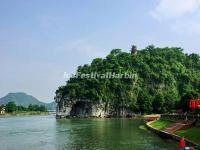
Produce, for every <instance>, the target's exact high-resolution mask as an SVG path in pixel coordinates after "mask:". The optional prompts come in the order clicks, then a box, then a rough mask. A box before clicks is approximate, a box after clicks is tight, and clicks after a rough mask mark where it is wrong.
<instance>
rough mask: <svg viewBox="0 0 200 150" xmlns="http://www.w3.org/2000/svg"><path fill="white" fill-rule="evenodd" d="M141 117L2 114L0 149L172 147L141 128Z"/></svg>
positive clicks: (0, 119) (0, 121) (169, 143)
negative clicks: (72, 117) (64, 117)
mask: <svg viewBox="0 0 200 150" xmlns="http://www.w3.org/2000/svg"><path fill="white" fill-rule="evenodd" d="M141 125H142V122H141V120H130V119H65V120H56V119H55V117H54V116H28V117H10V118H0V150H27V149H28V150H35V149H37V150H71V149H72V150H74V149H75V150H79V149H81V150H88V149H92V150H105V149H106V150H107V149H109V150H118V149H123V150H126V149H127V150H131V149H134V150H140V149H141V150H144V149H147V150H151V149H152V150H157V149H158V150H162V149H163V150H165V149H166V150H171V149H172V150H173V149H176V148H177V143H174V142H173V141H171V140H168V141H166V140H165V139H161V138H159V137H157V136H156V135H154V134H152V133H151V132H150V131H148V130H144V127H143V128H141Z"/></svg>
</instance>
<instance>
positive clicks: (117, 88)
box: [56, 46, 200, 113]
mask: <svg viewBox="0 0 200 150" xmlns="http://www.w3.org/2000/svg"><path fill="white" fill-rule="evenodd" d="M91 72H97V73H99V74H102V73H106V72H115V73H125V72H129V73H135V74H137V79H136V78H134V79H125V78H123V79H116V78H115V79H113V78H112V79H105V78H104V79H102V78H84V79H83V78H80V77H78V78H70V79H69V80H68V81H67V83H66V85H64V86H61V87H59V88H58V90H57V91H56V95H57V96H58V95H59V96H61V97H68V98H69V99H71V100H73V99H82V100H90V101H102V102H105V103H106V106H108V105H112V106H114V107H115V109H116V110H120V109H124V108H126V109H127V108H128V109H131V110H133V111H135V112H141V113H150V112H155V113H164V112H170V111H172V110H173V109H178V107H179V106H180V105H181V104H180V99H181V97H182V96H183V95H185V94H187V93H191V92H194V93H197V95H196V96H199V95H198V94H199V93H200V56H199V55H197V54H190V55H188V54H184V53H183V50H182V49H181V48H168V47H166V48H156V47H154V46H148V47H147V48H145V49H143V50H136V47H135V46H133V47H132V49H131V53H127V52H122V51H121V50H120V49H114V50H112V51H111V53H110V54H109V55H108V56H107V57H106V58H104V59H102V58H96V59H94V60H93V61H92V63H91V64H90V65H83V66H79V67H78V69H77V73H85V74H88V73H91Z"/></svg>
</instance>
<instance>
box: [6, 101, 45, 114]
mask: <svg viewBox="0 0 200 150" xmlns="http://www.w3.org/2000/svg"><path fill="white" fill-rule="evenodd" d="M5 110H6V112H8V113H12V112H16V111H40V112H46V111H47V108H46V107H45V106H44V105H32V104H30V105H29V106H28V108H27V107H24V106H20V105H19V106H17V105H16V104H15V102H8V104H6V105H5Z"/></svg>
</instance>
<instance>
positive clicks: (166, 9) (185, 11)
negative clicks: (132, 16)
mask: <svg viewBox="0 0 200 150" xmlns="http://www.w3.org/2000/svg"><path fill="white" fill-rule="evenodd" d="M150 15H151V16H152V17H153V18H154V19H156V20H158V21H160V22H164V23H165V24H166V25H167V24H168V25H169V28H170V29H172V31H173V32H177V33H180V34H198V35H199V34H200V0H159V3H158V5H157V6H156V7H155V8H154V10H152V11H150Z"/></svg>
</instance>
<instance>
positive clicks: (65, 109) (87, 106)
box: [57, 100, 106, 118]
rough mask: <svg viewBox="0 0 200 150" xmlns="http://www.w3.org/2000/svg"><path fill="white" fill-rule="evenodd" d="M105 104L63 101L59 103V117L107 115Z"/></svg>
mask: <svg viewBox="0 0 200 150" xmlns="http://www.w3.org/2000/svg"><path fill="white" fill-rule="evenodd" d="M105 116H106V111H105V104H104V103H92V102H90V101H81V100H74V101H64V102H63V101H62V102H60V103H58V104H57V117H58V118H62V117H79V118H85V117H105Z"/></svg>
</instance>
